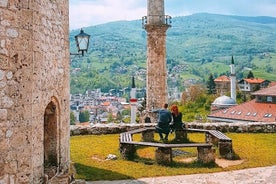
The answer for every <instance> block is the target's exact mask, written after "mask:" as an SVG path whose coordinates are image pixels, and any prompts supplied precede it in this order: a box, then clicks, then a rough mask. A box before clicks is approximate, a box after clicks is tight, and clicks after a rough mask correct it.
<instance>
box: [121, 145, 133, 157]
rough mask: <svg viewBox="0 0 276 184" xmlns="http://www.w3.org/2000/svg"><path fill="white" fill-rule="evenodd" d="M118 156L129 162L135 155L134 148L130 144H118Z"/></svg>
mask: <svg viewBox="0 0 276 184" xmlns="http://www.w3.org/2000/svg"><path fill="white" fill-rule="evenodd" d="M119 150H120V154H121V156H122V158H123V159H127V160H131V159H133V158H134V156H135V153H136V147H135V145H132V144H120V148H119Z"/></svg>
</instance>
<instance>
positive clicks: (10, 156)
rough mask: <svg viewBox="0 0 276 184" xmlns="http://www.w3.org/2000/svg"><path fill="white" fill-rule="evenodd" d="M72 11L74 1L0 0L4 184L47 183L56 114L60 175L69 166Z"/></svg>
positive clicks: (0, 175) (0, 168)
mask: <svg viewBox="0 0 276 184" xmlns="http://www.w3.org/2000/svg"><path fill="white" fill-rule="evenodd" d="M68 11H69V7H68V0H59V1H56V0H36V1H33V0H24V1H22V0H1V1H0V183H5V184H9V183H42V181H43V177H44V169H45V165H44V156H45V152H44V149H45V147H44V145H45V144H44V135H45V134H47V132H51V130H45V121H46V120H45V117H46V116H51V115H50V114H51V113H53V114H54V116H53V117H54V118H52V119H51V123H53V124H54V126H55V128H54V130H56V131H55V132H54V133H53V134H51V135H55V139H54V140H55V149H56V154H58V155H56V158H57V160H56V161H57V166H56V167H57V168H58V169H56V171H58V172H66V171H67V168H68V166H69V125H68V124H69V112H70V109H69V101H68V100H69V91H70V90H69V37H68V36H69V23H68V14H69V12H68ZM48 104H51V107H49V109H48V110H49V112H46V111H47V110H46V108H47V106H48ZM50 111H52V112H50ZM50 149H51V150H53V148H50ZM52 152H53V151H52Z"/></svg>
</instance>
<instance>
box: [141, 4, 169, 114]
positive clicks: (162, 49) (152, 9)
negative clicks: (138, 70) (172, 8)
mask: <svg viewBox="0 0 276 184" xmlns="http://www.w3.org/2000/svg"><path fill="white" fill-rule="evenodd" d="M170 19H171V17H170V16H167V15H165V14H164V0H148V5H147V16H146V17H143V27H144V29H145V30H146V31H147V110H151V109H155V108H161V107H162V106H163V104H164V103H167V102H168V95H167V68H166V31H167V30H168V28H169V27H170Z"/></svg>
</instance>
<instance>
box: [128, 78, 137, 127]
mask: <svg viewBox="0 0 276 184" xmlns="http://www.w3.org/2000/svg"><path fill="white" fill-rule="evenodd" d="M129 102H130V106H131V107H130V108H131V109H130V110H131V111H130V113H131V121H130V123H133V124H134V123H136V110H137V98H136V87H135V82H134V77H132V85H131V91H130V100H129Z"/></svg>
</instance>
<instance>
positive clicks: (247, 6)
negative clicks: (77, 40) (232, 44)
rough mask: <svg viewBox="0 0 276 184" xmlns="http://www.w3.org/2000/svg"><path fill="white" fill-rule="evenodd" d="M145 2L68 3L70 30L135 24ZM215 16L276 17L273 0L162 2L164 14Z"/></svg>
mask: <svg viewBox="0 0 276 184" xmlns="http://www.w3.org/2000/svg"><path fill="white" fill-rule="evenodd" d="M146 6H147V0H69V7H70V17H69V21H70V29H71V30H72V29H78V28H82V27H87V26H92V25H97V24H102V23H106V22H112V21H116V20H136V19H141V17H142V16H145V15H146V14H147V7H146ZM202 12H205V13H217V14H225V15H241V16H272V17H276V0H165V14H167V15H171V16H172V17H175V16H183V15H191V14H193V13H202Z"/></svg>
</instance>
